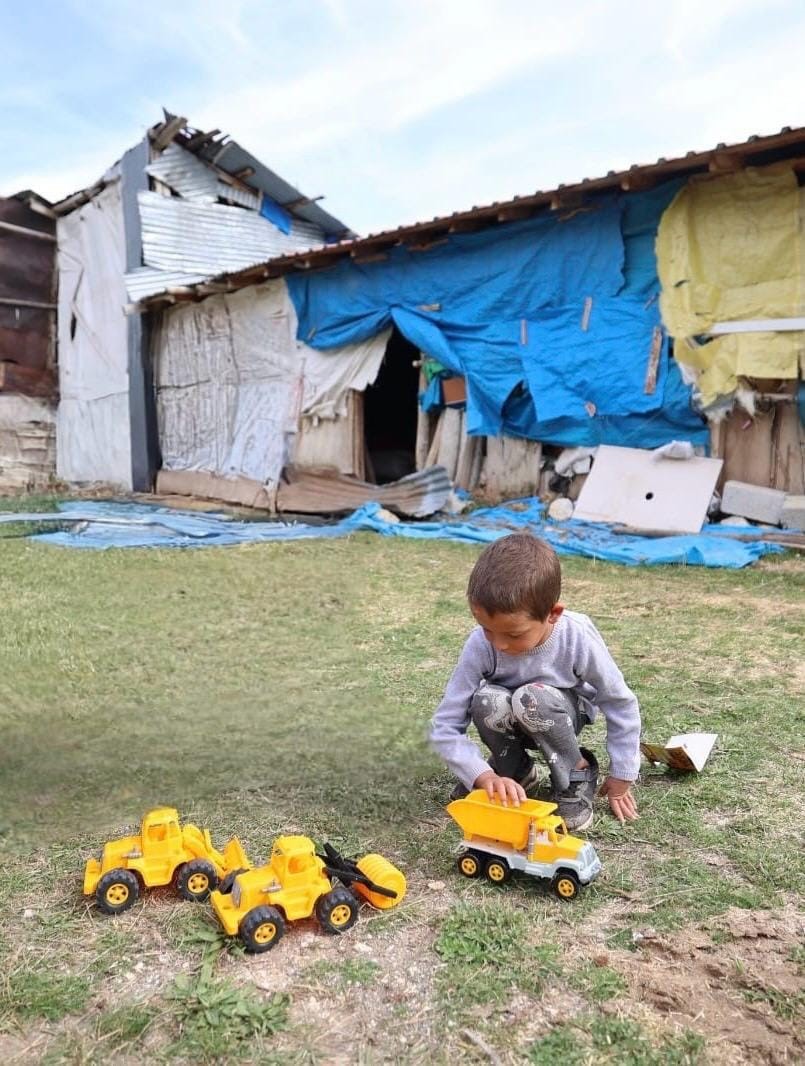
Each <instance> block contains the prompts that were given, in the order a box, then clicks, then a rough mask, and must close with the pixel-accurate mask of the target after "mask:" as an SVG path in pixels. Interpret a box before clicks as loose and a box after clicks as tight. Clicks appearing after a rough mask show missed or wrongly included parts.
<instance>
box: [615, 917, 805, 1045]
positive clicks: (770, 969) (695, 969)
mask: <svg viewBox="0 0 805 1066" xmlns="http://www.w3.org/2000/svg"><path fill="white" fill-rule="evenodd" d="M803 934H805V919H803V917H802V915H800V914H798V913H797V911H796V910H795V908H794V907H793V905H792V906H790V907H789V908H787V909H786V910H784V911H744V910H738V909H737V908H732V909H731V910H729V911H728V912H727V913H726V914H725V915H723V916H722V917H721V918H719V919H716V920H714V921H713V922H711V923H710V924H709V926H708V927H707V928H698V929H696V928H693V929H688V930H681V931H679V932H677V933H675V934H672V935H657V934H653V933H651V932H650V931H647V932H646V933H644V935H643V937H642V939H641V940H640V946H639V948H638V950H636V951H634V952H627V951H612V952H610V953H609V957H608V959H607V961H608V963H609V964H610V965H612V966H613V968H615V969H617V970H619V971H620V972H621V973H622V974H623V976H624V977H625V978H626V980H627V981H628V982H629V985H630V987H631V989H632V992H633V994H634V996H635V998H636V1000H637V1001H639V1002H640V1001H642V1003H643V1004H644V1006H645V1008H646V1009H647V1011H648V1012H649V1013H650V1014H653V1015H654V1016H657V1017H658V1018H661V1019H662V1020H663V1021H666V1022H672V1023H674V1024H677V1025H679V1024H682V1025H684V1026H686V1027H688V1028H690V1029H694V1030H696V1031H698V1032H699V1033H701V1034H702V1035H703V1036H704V1037H705V1038H706V1039H707V1041H708V1049H709V1053H710V1057H711V1059H712V1061H714V1062H723V1063H724V1064H729V1066H737V1064H746V1066H757V1064H758V1063H764V1064H766V1063H768V1064H769V1066H783V1064H789V1063H793V1062H797V1061H800V1062H801V1061H803V1058H805V1028H803V1021H804V1020H805V1012H804V1011H803V1009H802V1003H803V997H805V978H803V977H802V976H801V975H800V974H798V972H797V968H796V965H795V964H794V963H793V962H792V961H791V959H790V954H791V949H792V948H794V947H795V946H798V945H800V944H801V943H802V937H803ZM722 938H726V939H725V940H724V942H720V941H721V940H722ZM772 1001H776V1002H777V1003H778V1004H780V1003H782V1004H784V1005H785V1011H784V1013H785V1014H786V1015H790V1016H786V1017H782V1016H780V1013H775V1011H774V1009H773V1006H772Z"/></svg>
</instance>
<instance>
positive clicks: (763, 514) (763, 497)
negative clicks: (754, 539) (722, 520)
mask: <svg viewBox="0 0 805 1066" xmlns="http://www.w3.org/2000/svg"><path fill="white" fill-rule="evenodd" d="M784 503H785V493H784V492H781V491H780V489H767V488H764V487H763V486H762V485H750V484H748V483H747V482H746V481H728V482H727V483H726V484H725V485H724V491H723V493H722V496H721V510H722V511H723V512H724V514H735V515H741V516H742V517H743V518H751V519H752V521H753V522H765V523H766V524H767V525H770V526H779V524H780V519H781V517H782V514H783V504H784Z"/></svg>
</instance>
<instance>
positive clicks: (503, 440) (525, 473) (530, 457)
mask: <svg viewBox="0 0 805 1066" xmlns="http://www.w3.org/2000/svg"><path fill="white" fill-rule="evenodd" d="M541 459H542V445H541V444H540V443H539V441H531V440H521V439H520V438H518V437H487V438H486V460H485V462H484V466H483V476H482V481H483V485H484V494H485V495H486V496H487V497H488V498H489V499H490V500H503V499H512V498H514V497H518V496H534V495H536V492H537V488H538V485H539V475H540V461H541Z"/></svg>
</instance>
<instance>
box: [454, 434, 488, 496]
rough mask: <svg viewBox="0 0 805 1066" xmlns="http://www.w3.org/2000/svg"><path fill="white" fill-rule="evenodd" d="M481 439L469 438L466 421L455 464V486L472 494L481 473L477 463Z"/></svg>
mask: <svg viewBox="0 0 805 1066" xmlns="http://www.w3.org/2000/svg"><path fill="white" fill-rule="evenodd" d="M482 441H483V438H482V437H471V436H469V435H468V433H467V431H466V421H465V425H464V430H463V432H462V436H461V446H460V448H459V452H458V462H457V463H456V476H455V479H454V480H455V484H456V485H457V486H458V488H460V489H466V491H467V492H472V491H473V489H474V488H475V486H476V484H477V481H478V477H479V476H480V473H481V464H480V463H479V462H478V461H477V457H478V456H479V455H480V452H481V446H482Z"/></svg>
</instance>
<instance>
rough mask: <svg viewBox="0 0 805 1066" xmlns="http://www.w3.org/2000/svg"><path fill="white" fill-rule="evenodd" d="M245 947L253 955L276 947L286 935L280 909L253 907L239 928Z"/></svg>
mask: <svg viewBox="0 0 805 1066" xmlns="http://www.w3.org/2000/svg"><path fill="white" fill-rule="evenodd" d="M238 933H239V934H240V939H241V940H242V941H243V946H244V947H245V948H246V950H247V951H249V952H251V954H253V955H261V954H262V953H263V952H264V951H270V950H271V948H273V947H276V946H277V944H278V943H279V941H280V940H281V939H282V937H283V936H284V934H285V918H284V917H283V915H282V911H281V910H279V908H278V907H252V909H251V910H250V911H249V912H248V914H246V915H245V916H244V918H243V920H242V921H241V923H240V926H239V928H238Z"/></svg>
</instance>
